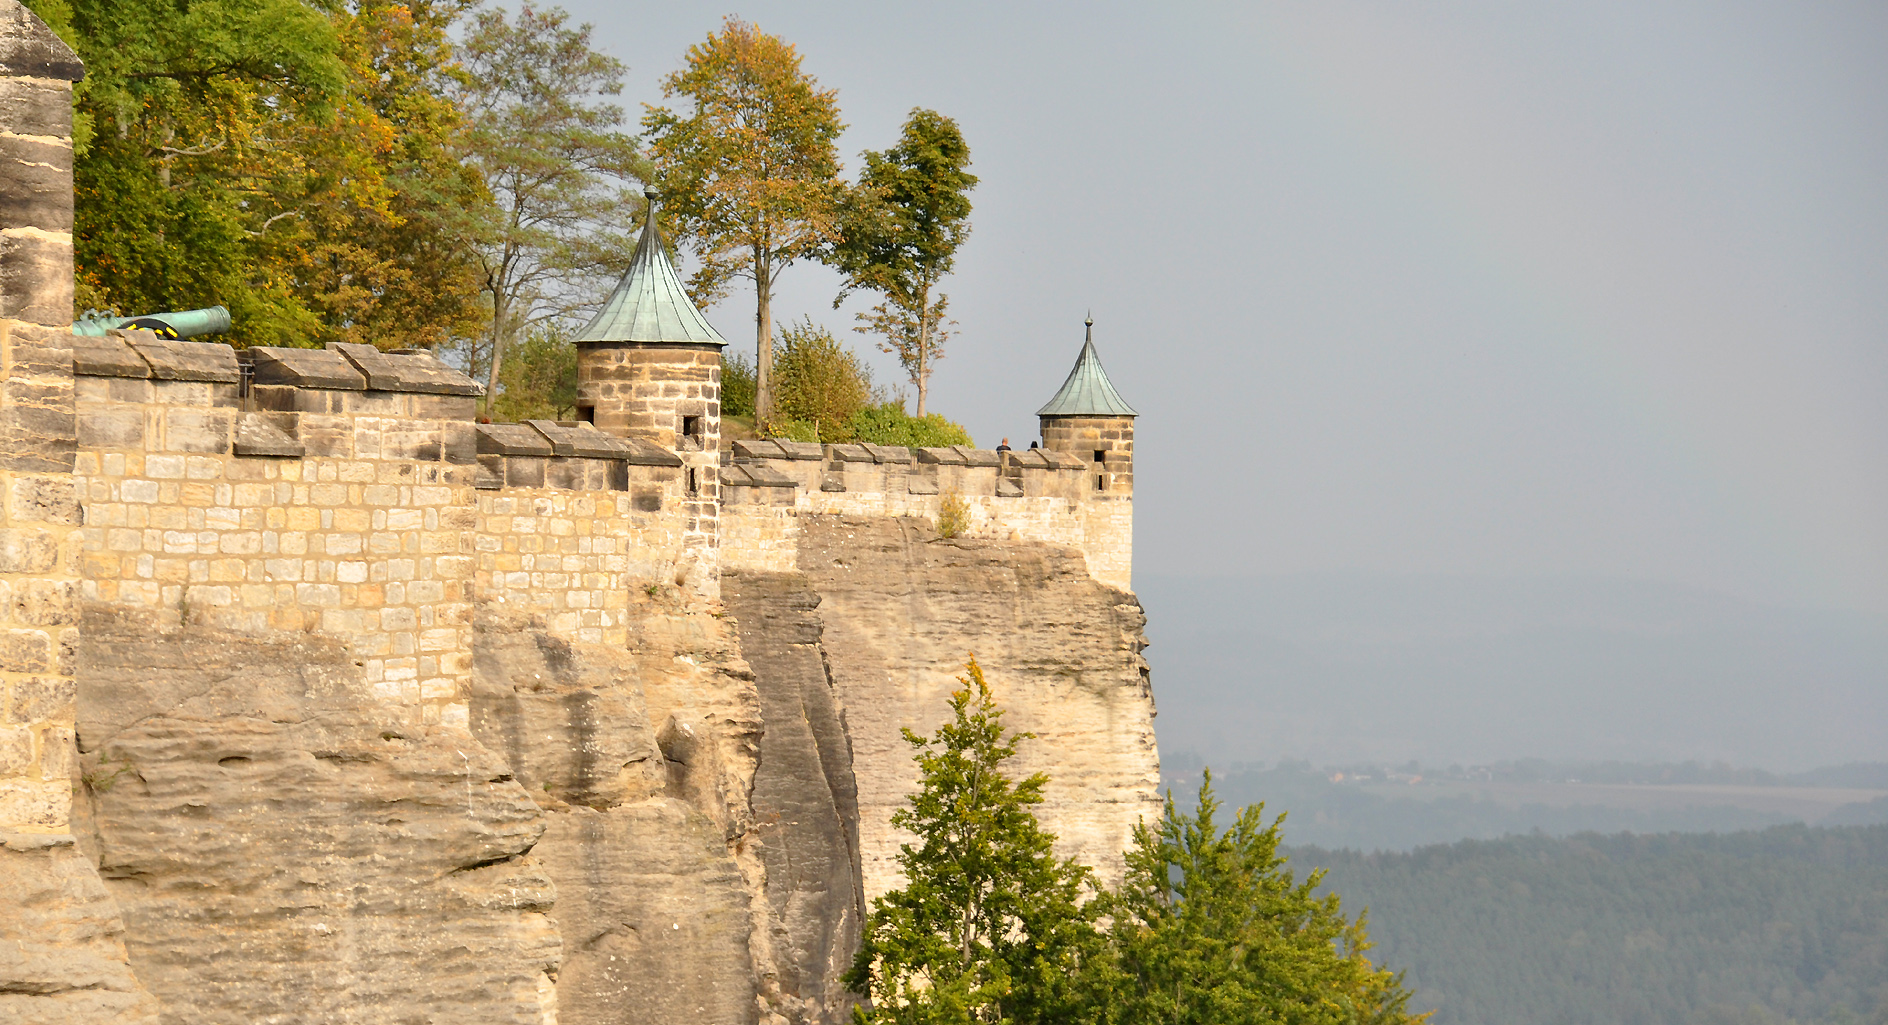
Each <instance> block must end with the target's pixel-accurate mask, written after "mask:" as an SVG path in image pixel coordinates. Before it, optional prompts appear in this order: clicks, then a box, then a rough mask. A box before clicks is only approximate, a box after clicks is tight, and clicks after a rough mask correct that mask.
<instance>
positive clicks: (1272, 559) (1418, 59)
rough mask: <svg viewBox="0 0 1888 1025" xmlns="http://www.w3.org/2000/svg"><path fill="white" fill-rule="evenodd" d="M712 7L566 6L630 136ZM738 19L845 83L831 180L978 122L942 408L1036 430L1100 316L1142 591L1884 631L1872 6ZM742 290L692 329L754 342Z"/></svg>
mask: <svg viewBox="0 0 1888 1025" xmlns="http://www.w3.org/2000/svg"><path fill="white" fill-rule="evenodd" d="M727 7H728V5H727V4H725V3H718V4H712V5H709V4H690V3H675V2H671V3H663V4H636V5H624V4H618V3H601V2H579V3H572V4H570V5H569V9H570V10H571V11H572V12H573V14H575V15H576V16H577V17H578V18H580V19H583V20H588V21H591V22H593V23H594V24H595V26H596V41H597V43H598V44H599V46H600V47H601V48H603V49H605V50H607V51H609V52H610V53H612V54H614V55H615V56H617V57H619V58H621V59H622V60H624V61H626V62H627V63H628V64H629V65H630V73H629V77H628V80H627V84H628V88H627V90H626V93H625V99H626V100H627V101H628V105H629V106H630V107H631V109H632V111H639V110H640V104H641V102H643V101H646V100H654V99H658V96H657V82H658V80H659V78H660V76H661V75H662V74H664V73H666V72H668V71H670V70H672V69H674V68H675V67H677V66H678V65H679V63H680V61H681V59H682V54H683V53H684V51H685V50H686V48H687V47H688V45H689V44H691V43H693V42H695V41H698V40H699V39H701V38H702V37H704V36H705V35H706V34H707V33H708V32H709V31H711V30H713V29H714V28H715V27H716V26H717V25H718V23H719V21H720V16H721V15H722V14H723V13H726V12H727ZM735 13H738V14H740V15H741V16H743V17H745V18H748V19H750V20H752V21H754V22H756V23H757V24H759V25H760V26H761V27H762V28H763V29H765V30H766V31H769V32H772V33H775V34H778V35H781V36H784V37H785V38H786V39H788V40H789V41H791V42H793V43H794V44H796V45H797V46H798V47H799V48H800V51H801V52H802V54H803V55H804V58H805V67H806V70H808V71H809V72H811V73H812V74H814V75H816V76H818V78H819V79H820V81H821V82H822V83H823V84H825V85H827V86H831V87H834V88H837V89H838V90H839V101H840V104H841V106H842V109H843V110H844V113H845V117H846V121H847V123H848V124H849V125H850V126H851V127H850V129H849V130H848V131H847V133H846V135H845V138H844V141H843V152H844V153H845V155H846V158H847V170H848V173H849V174H851V173H854V172H856V169H857V167H858V164H859V161H858V157H857V154H858V152H859V151H860V150H862V149H866V148H883V147H884V146H886V145H889V144H890V143H891V142H892V141H893V139H894V138H895V135H896V132H897V129H898V126H899V124H900V123H901V122H902V120H903V118H904V115H905V114H906V112H907V111H908V110H909V109H910V108H911V107H913V106H918V105H922V106H928V107H932V108H934V109H937V110H939V111H942V112H944V113H946V114H949V115H950V116H952V117H954V118H956V119H957V120H958V121H959V123H960V124H961V125H962V126H963V130H964V133H965V135H966V136H967V138H968V140H969V142H970V145H971V148H972V153H973V156H974V160H975V167H974V170H975V171H976V173H977V174H979V175H980V176H981V177H982V184H981V186H980V187H979V188H978V189H977V190H976V192H975V193H974V200H975V203H976V211H975V214H974V215H973V223H974V233H973V234H972V236H971V238H970V241H969V242H968V244H967V245H966V246H965V248H964V249H963V251H962V255H961V258H960V262H959V271H958V273H957V275H956V276H955V277H954V278H953V279H951V280H949V281H948V282H947V284H946V288H947V290H948V291H949V293H950V294H951V303H952V310H953V312H954V313H955V315H956V317H957V319H958V321H959V322H960V326H959V332H960V333H959V335H958V337H957V339H956V340H955V342H954V343H953V345H952V347H951V349H950V351H949V356H948V359H946V360H945V361H944V362H943V363H941V364H940V365H939V368H938V371H937V374H936V378H935V392H934V395H935V399H934V402H933V406H934V408H936V409H938V410H941V411H943V412H945V413H946V414H948V415H950V416H952V417H953V418H955V419H958V420H960V421H962V422H963V423H964V424H965V425H966V426H968V427H969V428H970V429H971V431H972V433H973V434H974V435H975V436H976V438H977V440H978V441H979V443H982V444H985V445H994V444H995V443H996V441H997V439H998V438H999V437H1001V436H1004V435H1008V436H1010V437H1011V438H1012V440H1017V439H1022V438H1028V437H1033V436H1034V430H1035V420H1034V417H1033V416H1032V414H1033V412H1034V410H1035V409H1036V407H1037V406H1038V405H1040V404H1041V403H1042V402H1044V401H1045V400H1046V399H1047V398H1048V397H1049V395H1050V394H1052V393H1053V392H1054V390H1055V388H1056V387H1057V386H1058V385H1059V384H1060V383H1061V380H1062V377H1063V375H1064V374H1065V373H1066V372H1067V370H1068V367H1069V365H1070V364H1071V363H1072V361H1073V359H1074V356H1075V353H1076V350H1077V348H1078V346H1079V344H1080V339H1081V319H1082V315H1083V314H1084V313H1085V312H1087V311H1088V310H1089V309H1093V311H1094V316H1095V320H1096V328H1095V330H1096V337H1097V342H1098V344H1099V346H1100V350H1101V354H1102V357H1103V359H1104V361H1105V363H1106V365H1107V367H1108V370H1109V373H1110V374H1111V376H1112V377H1113V379H1114V382H1115V384H1116V386H1117V387H1118V388H1119V389H1120V391H1121V393H1122V394H1123V395H1124V396H1125V397H1126V398H1127V399H1128V401H1130V402H1132V403H1134V404H1135V405H1136V406H1137V407H1138V408H1139V409H1140V411H1141V413H1142V419H1141V421H1140V434H1139V441H1140V444H1139V447H1138V452H1137V455H1138V463H1139V465H1138V466H1137V467H1136V471H1137V474H1136V483H1137V488H1138V494H1137V516H1138V529H1137V537H1136V543H1137V558H1136V569H1137V571H1141V572H1154V573H1163V574H1183V575H1185V574H1269V573H1281V572H1286V573H1289V572H1305V571H1324V570H1356V571H1366V572H1386V573H1437V572H1440V573H1466V574H1494V575H1503V576H1537V575H1564V574H1571V575H1581V576H1625V577H1632V578H1638V579H1645V580H1653V581H1662V582H1672V583H1679V584H1684V585H1690V586H1697V587H1704V588H1708V589H1713V590H1719V591H1723V592H1726V593H1729V594H1734V595H1738V596H1742V597H1745V598H1751V599H1756V600H1759V601H1765V602H1771V603H1777V604H1783V605H1794V606H1807V607H1826V608H1842V609H1851V610H1861V611H1867V612H1871V613H1875V614H1880V615H1883V616H1888V402H1884V398H1885V397H1888V287H1884V286H1885V285H1888V187H1885V186H1888V60H1884V59H1883V58H1882V54H1883V52H1884V50H1885V49H1888V7H1884V6H1882V5H1880V4H1851V5H1842V4H1809V3H1804V4H1789V5H1780V4H1762V5H1756V4H1731V3H1723V2H1713V3H1709V4H1697V5H1686V4H1677V3H1665V4H1658V5H1648V4H1641V3H1622V4H1605V3H1592V2H1588V3H1581V4H1577V5H1570V4H1560V5H1550V4H1488V5H1466V4H1448V5H1436V4H1426V5H1408V4H1371V5H1359V4H1350V5H1344V4H1327V3H1316V4H1303V5H1284V4H1266V5H1255V4H1227V5H1208V4H1174V5H1160V6H1156V5H1147V4H1134V5H1101V4H1084V5H1074V4H1060V5H1058V4H1016V3H1002V4H974V3H950V4H927V5H917V4H885V3H869V4H866V3H861V4H855V5H845V4H825V5H807V4H775V3H748V4H745V5H742V6H740V7H739V8H738V9H737V10H736V12H735ZM834 285H835V280H834V278H833V277H832V275H831V274H830V273H829V272H827V271H826V270H825V269H824V268H821V267H818V266H796V267H795V268H793V269H791V270H789V271H788V272H787V274H786V276H785V279H784V283H783V285H782V288H781V294H780V300H779V302H778V303H777V305H776V307H775V308H776V310H777V311H778V312H779V313H780V314H781V317H782V319H785V318H787V317H791V316H794V315H797V314H801V313H809V314H812V315H813V316H814V317H816V318H819V319H822V320H824V321H825V322H826V323H828V324H829V325H830V326H831V327H833V328H834V329H835V330H841V329H843V328H845V327H847V326H849V321H850V308H849V309H848V310H847V311H837V312H836V311H833V310H832V309H831V308H830V300H831V296H832V293H833V291H834ZM751 304H752V297H751V293H749V294H745V295H741V296H738V297H736V298H734V299H731V300H729V301H728V302H726V303H724V304H722V305H720V306H718V307H716V308H715V309H714V310H713V311H712V319H713V320H714V322H715V323H716V325H717V326H718V327H719V328H720V329H721V330H722V332H723V333H724V334H726V335H727V336H728V337H729V338H730V339H733V340H738V341H741V342H745V343H747V344H749V345H751V332H752V305H751ZM859 305H860V304H858V303H854V304H853V307H852V308H857V307H858V306H859ZM855 337H858V341H859V343H860V344H861V345H865V344H867V343H866V341H865V339H864V338H863V337H861V336H855ZM874 358H875V361H876V363H877V365H878V366H879V367H880V368H881V369H880V375H881V377H882V378H892V377H895V376H896V372H895V368H893V367H892V366H891V364H890V363H889V362H888V361H887V360H886V358H885V357H882V356H877V355H876V354H875V356H874Z"/></svg>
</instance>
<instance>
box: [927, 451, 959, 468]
mask: <svg viewBox="0 0 1888 1025" xmlns="http://www.w3.org/2000/svg"><path fill="white" fill-rule="evenodd" d="M917 455H918V462H920V463H935V464H938V465H942V466H962V465H964V454H963V453H962V452H959V451H957V449H956V448H954V447H943V448H921V449H918V450H917Z"/></svg>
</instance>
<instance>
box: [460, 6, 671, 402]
mask: <svg viewBox="0 0 1888 1025" xmlns="http://www.w3.org/2000/svg"><path fill="white" fill-rule="evenodd" d="M568 22H569V16H568V15H567V14H565V12H564V11H563V10H561V9H559V8H556V7H553V8H549V9H548V10H543V11H540V10H538V9H537V8H535V7H533V6H532V5H530V4H529V3H526V4H523V5H521V6H520V7H519V9H518V14H517V17H516V18H515V19H511V18H507V17H506V16H505V13H504V12H503V11H502V10H486V11H481V12H480V13H479V15H478V18H477V21H476V22H475V24H474V25H473V28H472V31H471V32H470V34H469V35H468V36H467V38H466V41H465V45H464V47H463V48H462V49H463V61H464V64H465V67H466V71H467V75H468V79H467V86H466V92H465V96H464V100H463V102H464V104H465V107H466V111H467V115H466V116H467V118H468V119H469V123H470V133H469V143H468V162H469V163H470V165H471V166H472V167H473V168H475V169H476V170H477V172H478V173H479V174H480V176H481V177H482V178H483V179H484V181H485V183H486V185H487V187H488V188H489V189H490V190H491V192H492V195H493V197H494V205H493V207H492V208H491V210H490V214H489V216H488V217H487V218H485V220H484V223H483V224H481V225H480V226H479V229H478V236H479V250H480V277H481V287H482V288H483V290H484V292H485V294H486V296H487V297H488V298H489V299H490V300H491V315H492V324H491V332H490V335H489V339H488V341H489V345H488V348H487V351H486V352H485V353H484V354H483V356H484V358H483V359H478V358H476V357H475V358H474V359H472V360H469V361H468V362H469V363H472V364H473V365H480V364H482V365H483V367H484V369H485V371H486V375H487V380H488V386H487V399H486V402H487V405H488V408H489V406H490V403H491V402H492V401H493V399H494V398H495V397H496V394H497V392H498V388H499V385H500V383H501V381H502V379H503V368H504V360H505V349H506V346H507V344H508V343H509V341H510V340H511V339H513V338H515V337H517V336H518V335H519V334H520V333H521V332H522V331H523V330H524V329H525V328H526V327H528V326H529V325H532V324H534V323H539V322H542V321H544V320H547V319H551V318H555V317H561V316H566V315H568V314H570V313H572V312H573V311H575V310H576V309H577V308H579V307H581V306H583V305H586V304H588V303H593V302H596V301H597V300H598V299H599V298H600V297H601V296H600V294H599V293H600V292H601V291H602V285H601V281H602V278H601V277H600V275H601V274H607V273H608V272H610V271H611V270H612V269H617V270H620V268H621V267H622V265H623V264H624V262H625V261H626V259H627V256H628V253H629V249H630V246H631V244H632V238H631V235H630V230H629V229H630V227H631V225H629V224H627V223H624V222H623V220H622V217H621V215H622V212H623V211H626V210H633V209H635V208H636V207H637V206H638V205H640V203H641V200H640V199H639V198H637V197H636V196H634V195H633V194H632V193H631V192H630V191H628V189H627V182H628V181H629V180H630V179H633V178H642V177H645V174H644V170H645V168H646V166H647V165H646V163H645V162H644V161H643V160H642V159H641V157H640V156H639V155H638V153H637V150H636V144H635V140H634V139H633V138H632V137H630V136H629V135H626V134H624V133H623V132H621V131H619V130H618V126H620V125H621V124H622V121H623V111H622V108H621V107H619V106H617V105H615V104H613V103H609V102H607V101H606V100H605V99H604V97H609V96H614V95H616V94H618V93H620V92H621V91H622V74H623V71H624V67H623V64H622V63H621V62H620V61H618V60H616V59H615V58H613V57H609V56H607V55H605V54H602V53H598V52H597V51H595V50H593V49H591V47H590V26H589V25H579V26H577V27H575V28H571V27H569V26H568Z"/></svg>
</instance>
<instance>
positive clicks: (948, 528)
mask: <svg viewBox="0 0 1888 1025" xmlns="http://www.w3.org/2000/svg"><path fill="white" fill-rule="evenodd" d="M969 529H970V503H968V502H966V501H964V496H962V495H960V494H958V493H957V492H955V491H946V492H945V493H944V497H942V498H940V499H938V503H937V536H938V537H946V538H949V537H957V536H959V535H961V534H962V533H963V532H964V531H966V530H969Z"/></svg>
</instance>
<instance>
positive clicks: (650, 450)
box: [623, 438, 682, 466]
mask: <svg viewBox="0 0 1888 1025" xmlns="http://www.w3.org/2000/svg"><path fill="white" fill-rule="evenodd" d="M623 440H624V441H627V442H628V443H629V444H630V447H631V448H632V449H633V451H632V452H631V453H630V454H629V455H627V456H625V457H624V461H625V462H627V463H629V464H630V465H632V466H681V465H682V457H681V456H678V455H676V454H675V453H673V452H671V451H669V450H668V449H666V448H663V447H662V446H660V445H658V444H656V443H655V442H653V441H649V440H648V439H646V438H625V439H623Z"/></svg>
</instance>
